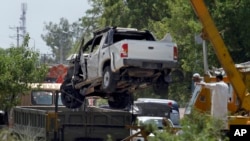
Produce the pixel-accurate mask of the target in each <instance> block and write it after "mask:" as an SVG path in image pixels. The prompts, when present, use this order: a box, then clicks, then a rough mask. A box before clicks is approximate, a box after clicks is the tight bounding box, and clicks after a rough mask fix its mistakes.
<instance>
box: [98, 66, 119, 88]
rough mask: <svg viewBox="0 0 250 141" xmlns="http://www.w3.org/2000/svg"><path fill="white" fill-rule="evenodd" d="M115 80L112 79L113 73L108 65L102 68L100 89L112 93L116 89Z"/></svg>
mask: <svg viewBox="0 0 250 141" xmlns="http://www.w3.org/2000/svg"><path fill="white" fill-rule="evenodd" d="M116 83H117V81H116V80H115V79H114V73H113V72H112V71H111V68H110V66H107V67H105V68H104V71H103V76H102V89H103V90H104V91H105V92H108V93H112V92H114V91H115V89H116Z"/></svg>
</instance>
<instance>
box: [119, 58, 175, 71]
mask: <svg viewBox="0 0 250 141" xmlns="http://www.w3.org/2000/svg"><path fill="white" fill-rule="evenodd" d="M123 64H124V66H131V67H139V68H145V69H167V68H177V67H178V66H179V65H178V63H177V61H153V60H139V59H124V60H123Z"/></svg>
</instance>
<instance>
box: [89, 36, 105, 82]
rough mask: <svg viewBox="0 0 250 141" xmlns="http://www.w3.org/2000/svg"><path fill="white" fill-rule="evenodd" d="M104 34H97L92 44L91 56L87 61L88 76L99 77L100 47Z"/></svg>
mask: <svg viewBox="0 0 250 141" xmlns="http://www.w3.org/2000/svg"><path fill="white" fill-rule="evenodd" d="M103 42H104V40H103V35H99V36H96V37H95V39H94V41H93V44H92V46H91V49H90V52H89V56H88V63H87V70H88V78H89V79H95V78H97V77H98V70H99V66H98V65H99V58H100V55H99V54H100V49H101V46H102V44H103Z"/></svg>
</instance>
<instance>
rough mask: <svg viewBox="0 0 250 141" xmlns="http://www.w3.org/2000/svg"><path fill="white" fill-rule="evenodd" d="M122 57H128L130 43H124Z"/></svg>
mask: <svg viewBox="0 0 250 141" xmlns="http://www.w3.org/2000/svg"><path fill="white" fill-rule="evenodd" d="M120 56H121V58H124V57H128V44H127V43H125V44H122V51H121V55H120Z"/></svg>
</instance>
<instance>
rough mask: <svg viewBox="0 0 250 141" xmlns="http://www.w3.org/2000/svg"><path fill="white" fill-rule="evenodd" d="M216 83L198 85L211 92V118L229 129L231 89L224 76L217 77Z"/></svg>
mask: <svg viewBox="0 0 250 141" xmlns="http://www.w3.org/2000/svg"><path fill="white" fill-rule="evenodd" d="M216 81H217V82H215V83H205V82H201V83H197V84H198V85H202V86H204V87H206V88H209V89H210V90H211V94H212V95H211V116H213V117H214V118H216V119H219V120H222V121H223V122H224V129H228V124H227V116H228V107H227V105H228V98H229V87H228V85H227V84H226V83H225V82H224V81H223V76H222V75H221V74H220V75H217V76H216Z"/></svg>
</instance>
